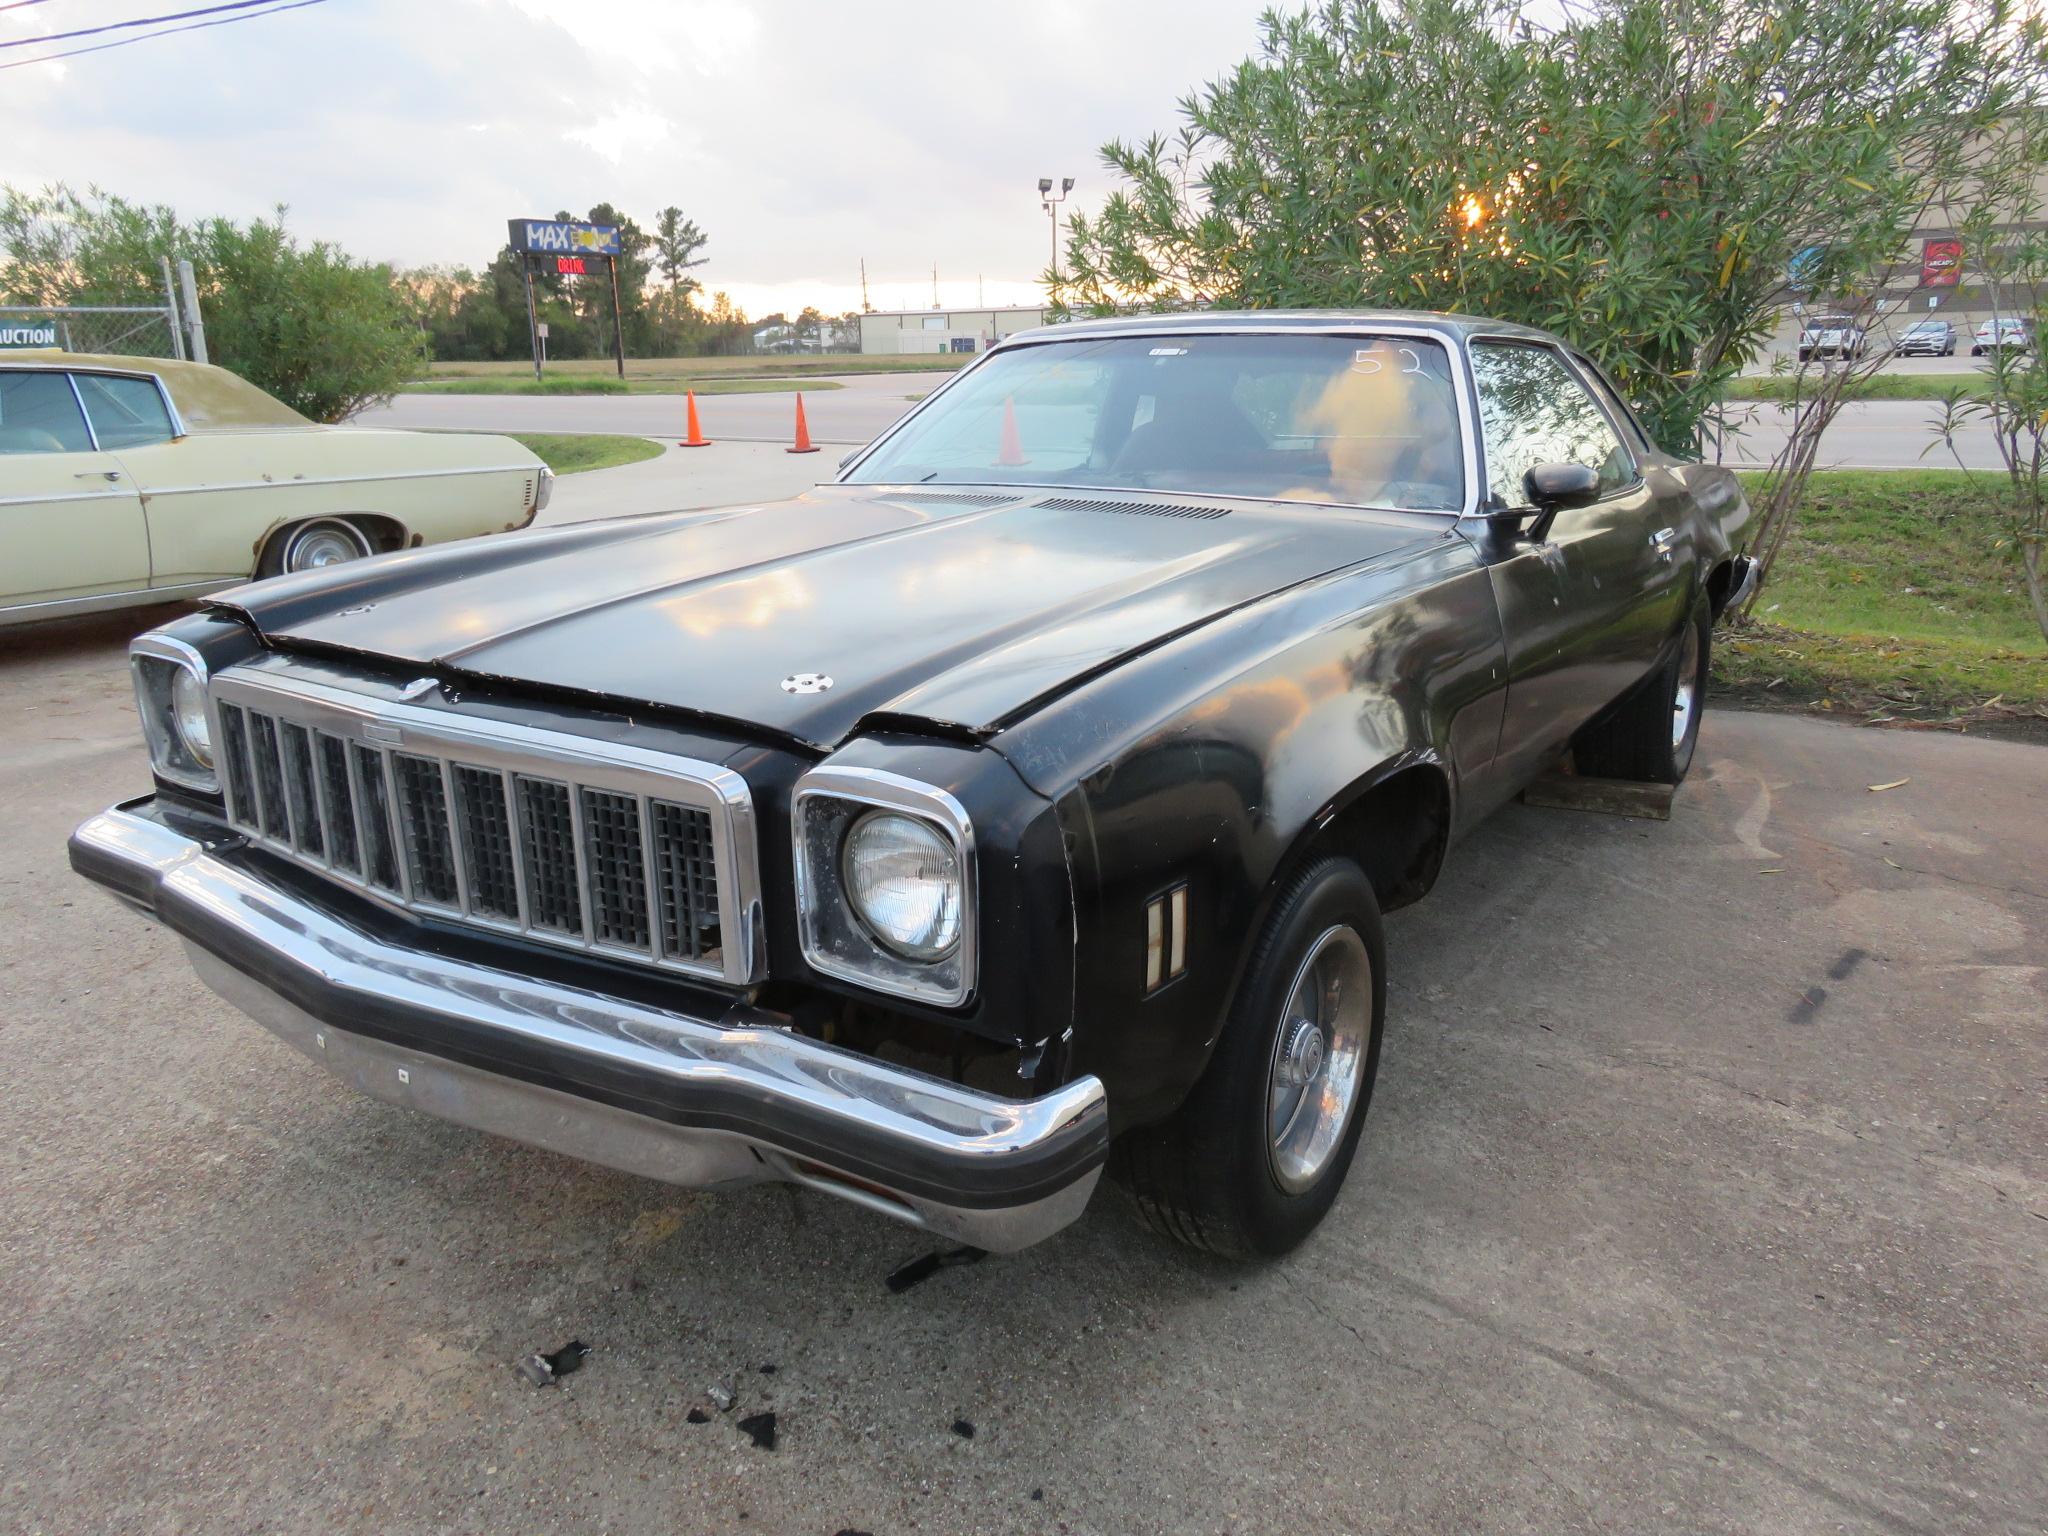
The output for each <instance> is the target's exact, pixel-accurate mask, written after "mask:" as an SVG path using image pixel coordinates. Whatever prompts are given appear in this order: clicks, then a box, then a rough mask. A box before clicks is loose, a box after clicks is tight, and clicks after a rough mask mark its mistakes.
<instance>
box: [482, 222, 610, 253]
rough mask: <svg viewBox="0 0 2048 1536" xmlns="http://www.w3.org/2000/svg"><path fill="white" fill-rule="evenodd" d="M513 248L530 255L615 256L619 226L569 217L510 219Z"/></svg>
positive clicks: (507, 226) (508, 226) (508, 227)
mask: <svg viewBox="0 0 2048 1536" xmlns="http://www.w3.org/2000/svg"><path fill="white" fill-rule="evenodd" d="M506 229H507V231H508V233H509V235H510V238H511V241H512V249H513V250H515V251H524V252H525V253H526V254H528V255H530V256H616V255H618V254H619V226H618V225H616V224H576V223H571V222H570V221H568V220H566V219H508V220H507V221H506Z"/></svg>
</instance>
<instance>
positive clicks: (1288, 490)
mask: <svg viewBox="0 0 2048 1536" xmlns="http://www.w3.org/2000/svg"><path fill="white" fill-rule="evenodd" d="M1464 462H1465V456H1464V452H1463V449H1462V444H1461V441H1460V438H1459V425H1458V411H1457V403H1456V395H1455V391H1454V386H1453V384H1452V374H1451V362H1450V357H1449V354H1448V353H1447V352H1446V351H1445V350H1444V347H1443V346H1442V344H1441V343H1439V342H1435V341H1430V340H1427V339H1423V338H1419V337H1413V336H1373V335H1370V334H1363V335H1357V336H1325V335H1300V336H1292V335H1259V336H1246V335H1236V336H1229V335H1216V336H1204V335H1196V336H1116V337H1110V338H1105V339H1102V340H1093V341H1085V340H1076V341H1056V342H1048V343H1044V344H1039V345H1031V346H1022V347H1018V348H1016V349H1015V350H1013V351H1006V352H999V353H997V354H996V355H995V356H993V357H991V358H990V359H989V360H988V361H987V362H985V363H983V364H982V365H981V366H980V367H979V368H977V369H975V370H974V371H973V372H972V373H970V374H968V375H967V376H966V377H964V378H962V379H961V380H960V381H959V382H958V383H957V384H955V385H954V386H953V387H952V388H950V389H948V390H947V391H946V392H945V393H944V394H943V395H941V396H939V397H938V398H937V399H936V400H934V401H933V402H932V403H931V404H930V405H929V406H927V407H926V408H925V409H924V410H923V411H921V412H919V413H918V414H917V415H916V416H914V417H913V418H911V420H909V421H908V422H906V423H905V424H904V425H903V427H902V428H901V429H900V430H899V431H897V432H895V433H894V434H892V435H891V436H890V437H889V438H888V439H886V440H885V441H884V442H883V443H882V444H881V446H880V447H879V448H878V449H876V451H875V452H874V453H872V454H870V455H869V456H868V457H867V458H866V459H865V460H863V461H862V462H861V463H860V464H859V465H858V466H857V467H856V468H855V469H854V470H853V472H852V473H851V474H850V475H849V476H848V477H847V478H848V480H849V481H851V482H853V483H856V484H868V485H873V484H892V485H899V484H905V483H916V484H936V485H945V484H969V483H973V484H989V483H995V484H1009V483H1014V484H1017V485H1034V486H1038V485H1065V486H1088V487H1103V488H1112V489H1128V490H1155V491H1180V492H1193V493H1205V494H1209V495H1216V496H1251V497H1258V498H1261V499H1266V500H1281V501H1303V502H1327V503H1336V504H1341V505H1346V506H1365V507H1390V508H1394V509H1397V510H1404V511H1418V512H1456V511H1459V510H1460V509H1462V508H1463V506H1464V504H1465V472H1464Z"/></svg>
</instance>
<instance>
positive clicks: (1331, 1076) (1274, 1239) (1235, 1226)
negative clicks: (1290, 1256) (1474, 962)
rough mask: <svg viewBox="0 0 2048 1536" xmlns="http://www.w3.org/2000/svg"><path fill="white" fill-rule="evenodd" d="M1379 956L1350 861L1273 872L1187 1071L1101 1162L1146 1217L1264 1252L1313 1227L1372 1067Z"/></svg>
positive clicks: (1371, 904) (1377, 1030)
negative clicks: (1214, 1037)
mask: <svg viewBox="0 0 2048 1536" xmlns="http://www.w3.org/2000/svg"><path fill="white" fill-rule="evenodd" d="M1385 958H1386V946H1385V942H1384V940H1383V939H1382V938H1381V936H1380V914H1379V904H1378V902H1377V901H1376V900H1375V899H1374V897H1373V890H1372V884H1371V882H1370V881H1368V880H1367V879H1366V877H1365V873H1364V871H1362V870H1361V869H1359V867H1358V866H1357V865H1356V864H1354V863H1352V862H1351V861H1350V860H1349V859H1340V858H1327V859H1321V860H1318V861H1317V862H1316V863H1314V864H1311V865H1310V866H1309V867H1308V868H1307V869H1304V870H1302V871H1301V872H1300V873H1299V874H1297V875H1294V876H1293V877H1291V878H1290V879H1289V880H1288V882H1287V886H1286V888H1285V890H1283V891H1282V893H1281V896H1280V899H1279V900H1278V901H1277V902H1276V903H1275V905H1274V908H1273V913H1272V916H1271V917H1270V918H1269V919H1268V920H1267V923H1266V927H1265V930H1264V932H1263V933H1262V935H1261V936H1260V939H1259V944H1258V948H1257V950H1256V951H1255V952H1254V954H1253V957H1252V963H1251V966H1250V968H1249V969H1248V970H1247V971H1246V972H1245V977H1244V981H1243V984H1242V985H1241V986H1240V987H1239V988H1238V992H1237V996H1236V998H1235V999H1233V1000H1232V1003H1231V1008H1230V1014H1229V1017H1228V1019H1227V1020H1226V1022H1225V1024H1224V1028H1223V1035H1222V1038H1221V1039H1219V1040H1218V1041H1217V1042H1216V1050H1215V1053H1214V1054H1213V1055H1212V1056H1211V1057H1210V1059H1209V1066H1208V1070H1207V1071H1206V1072H1204V1073H1203V1074H1202V1078H1201V1081H1199V1082H1198V1083H1196V1085H1195V1087H1194V1090H1193V1091H1192V1092H1191V1093H1190V1094H1189V1095H1188V1098H1187V1101H1186V1102H1185V1103H1184V1104H1182V1105H1181V1107H1180V1108H1179V1109H1178V1110H1176V1111H1175V1112H1174V1114H1173V1115H1172V1116H1170V1117H1169V1118H1168V1119H1167V1120H1165V1121H1163V1122H1161V1123H1160V1124H1158V1125H1153V1126H1145V1127H1142V1128H1140V1129H1138V1130H1135V1131H1130V1132H1127V1133H1125V1135H1124V1136H1123V1137H1122V1138H1120V1139H1119V1140H1118V1142H1117V1144H1116V1147H1115V1149H1114V1152H1113V1154H1112V1160H1111V1169H1112V1172H1113V1173H1114V1175H1115V1177H1116V1178H1117V1179H1118V1181H1119V1182H1121V1183H1122V1184H1123V1185H1124V1186H1125V1187H1126V1188H1128V1189H1129V1190H1130V1192H1131V1194H1132V1196H1133V1197H1134V1198H1135V1199H1136V1201H1137V1204H1138V1210H1139V1212H1140V1214H1141V1215H1142V1216H1143V1217H1144V1218H1145V1221H1146V1223H1147V1224H1148V1225H1149V1226H1151V1227H1152V1228H1153V1229H1154V1230H1156V1231H1159V1232H1162V1233H1164V1234H1165V1235H1167V1236H1168V1237H1173V1238H1177V1239H1179V1240H1180V1241H1181V1242H1184V1243H1186V1244H1188V1245H1189V1246H1190V1247H1194V1248H1201V1249H1205V1250H1207V1251H1208V1252H1211V1253H1220V1254H1224V1255H1226V1256H1229V1257H1232V1258H1249V1257H1262V1258H1270V1257H1275V1256H1277V1255H1279V1254H1283V1253H1286V1252H1287V1251H1288V1250H1289V1249H1291V1248H1293V1247H1294V1246H1295V1245H1296V1244H1298V1243H1300V1242H1301V1240H1302V1239H1303V1238H1305V1237H1307V1236H1308V1235H1309V1233H1310V1232H1312V1231H1314V1230H1315V1227H1316V1225H1317V1223H1319V1222H1320V1221H1321V1220H1322V1219H1323V1217H1324V1215H1325V1214H1327V1213H1328V1211H1329V1209H1330V1205H1331V1203H1332V1202H1333V1201H1334V1200H1335V1199H1336V1198H1337V1191H1338V1190H1339V1189H1340V1188H1342V1187H1343V1184H1344V1176H1345V1174H1346V1172H1348V1171H1349V1169H1350V1167H1351V1159H1352V1156H1353V1154H1354V1153H1355V1152H1356V1150H1357V1147H1358V1137H1359V1132H1360V1130H1361V1129H1362V1128H1363V1126H1364V1124H1365V1112H1366V1106H1367V1105H1368V1104H1369V1103H1370V1102H1371V1100H1372V1089H1373V1083H1374V1080H1375V1079H1376V1078H1377V1077H1378V1075H1379V1059H1380V1035H1381V1030H1382V1027H1383V1025H1384V1021H1385V1014H1386V996H1387V994H1386V979H1385Z"/></svg>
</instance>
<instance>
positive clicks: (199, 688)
mask: <svg viewBox="0 0 2048 1536" xmlns="http://www.w3.org/2000/svg"><path fill="white" fill-rule="evenodd" d="M128 665H129V668H130V670H131V671H132V672H133V673H134V676H135V707H136V709H137V710H138V711H139V712H140V713H141V715H142V735H143V739H144V740H146V741H147V742H148V743H149V762H150V766H151V767H152V768H154V769H155V770H156V771H157V773H158V774H159V775H161V776H162V777H164V778H166V779H169V780H170V781H171V782H172V783H173V784H182V785H183V786H184V787H185V788H187V789H196V790H198V791H199V792H200V793H202V794H208V795H217V794H219V793H220V777H219V775H218V774H217V773H216V772H215V771H214V729H213V704H212V701H211V700H210V699H209V698H208V697H207V690H206V682H207V678H206V661H205V659H204V658H203V657H201V656H200V654H199V653H198V652H197V651H196V650H194V649H193V648H192V647H191V646H189V645H187V644H186V643H185V642H184V641H182V640H173V639H171V638H169V637H168V636H165V635H158V634H147V635H140V636H138V637H137V638H136V639H135V640H134V641H132V642H131V643H130V644H129V646H128Z"/></svg>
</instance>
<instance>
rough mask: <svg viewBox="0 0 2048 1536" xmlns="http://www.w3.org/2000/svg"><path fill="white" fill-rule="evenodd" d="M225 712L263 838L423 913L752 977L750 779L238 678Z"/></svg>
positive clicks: (242, 806)
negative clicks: (743, 780) (744, 781)
mask: <svg viewBox="0 0 2048 1536" xmlns="http://www.w3.org/2000/svg"><path fill="white" fill-rule="evenodd" d="M214 707H215V711H216V714H217V716H218V719H219V731H220V742H221V749H222V755H223V758H224V759H225V771H226V787H227V802H228V814H229V818H230V820H232V821H233V822H234V823H235V825H236V826H237V827H238V828H239V829H240V830H242V831H243V832H245V833H247V834H248V835H249V836H250V838H251V839H253V840H255V841H256V842H258V843H260V844H261V845H262V846H264V847H266V848H269V849H272V850H273V851H275V852H277V853H280V854H283V855H285V856H287V857H289V858H291V859H293V860H294V861H296V862H298V863H300V864H303V865H306V866H308V867H310V868H313V869H316V870H319V871H321V872H322V873H324V874H327V875H329V876H331V877H333V878H335V879H336V880H339V881H341V882H343V883H345V884H347V885H349V886H351V887H353V888H355V889H357V890H359V891H362V892H363V893H365V894H367V895H369V896H371V897H374V898H375V899H377V900H379V901H382V902H386V903H389V904H392V905H396V906H400V907H404V908H406V909H408V910H412V911H418V912H424V913H430V914H433V915H436V916H440V917H445V918H449V919H453V920H456V921H459V922H464V923H469V924H474V925H476V926H479V927H485V928H490V929H493V930H498V931H506V932H514V933H518V934H521V935H523V936H526V937H530V938H534V939H538V940H541V941H543V942H546V943H551V944H561V945H565V946H569V947H572V948H577V949H582V950H586V951H590V952H595V953H600V954H605V955H612V956H617V957H620V958H628V959H636V960H640V961H645V962H648V963H651V964H654V965H658V966H664V967H669V968H673V969H677V970H685V971H690V972H692V973H695V974H700V975H708V976H712V977H716V978H719V979H722V980H727V981H740V982H743V981H748V980H752V979H753V971H752V966H753V950H754V948H755V945H754V943H753V941H752V938H751V935H752V932H753V924H754V922H755V920H756V919H755V913H754V910H753V903H754V902H755V900H756V898H754V897H752V896H751V894H749V893H751V892H752V891H754V890H755V889H757V888H758V887H757V884H756V881H755V879H754V877H753V870H754V858H755V850H754V847H753V839H752V813H751V807H750V805H749V804H748V802H747V799H746V791H745V786H744V785H743V784H741V783H740V782H739V780H738V779H737V778H735V777H734V776H733V775H731V774H729V773H726V772H724V771H723V770H720V769H718V768H716V767H714V766H711V765H708V764H702V763H697V762H694V761H689V760H684V759H678V758H673V757H669V756H666V755H663V754H657V753H653V752H648V751H644V750H641V749H638V748H629V747H622V746H617V745H614V744H611V743H607V742H599V741H596V740H586V739H584V738H580V737H574V736H567V735H564V734H562V733H560V732H553V731H529V730H524V729H521V728H518V727H513V726H508V725H505V724H502V723H500V722H496V721H479V720H471V719H468V718H466V717H451V716H449V715H446V714H444V713H442V712H438V711H429V710H423V709H420V708H417V707H415V706H409V705H403V704H398V703H395V702H390V701H385V700H380V699H373V698H369V697H365V696H361V695H356V694H352V693H346V692H343V691H341V690H338V689H333V688H329V687H326V686H324V685H319V684H311V683H296V682H289V681H285V682H281V681H277V680H274V679H269V678H266V677H263V676H261V675H251V674H247V673H243V672H241V671H240V670H239V669H237V670H231V671H229V672H226V673H223V674H222V675H221V676H220V677H218V678H216V679H215V680H214Z"/></svg>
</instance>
